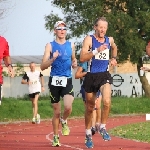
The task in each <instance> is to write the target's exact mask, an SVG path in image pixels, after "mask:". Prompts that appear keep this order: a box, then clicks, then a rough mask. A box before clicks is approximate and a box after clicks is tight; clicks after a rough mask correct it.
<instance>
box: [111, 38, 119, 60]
mask: <svg viewBox="0 0 150 150" xmlns="http://www.w3.org/2000/svg"><path fill="white" fill-rule="evenodd" d="M109 41H110V44H111V49H112V50H111V51H112V53H111V57H112V58H116V57H117V45H116V44H115V42H114V38H113V37H109Z"/></svg>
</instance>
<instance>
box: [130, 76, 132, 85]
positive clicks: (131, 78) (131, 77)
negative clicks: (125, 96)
mask: <svg viewBox="0 0 150 150" xmlns="http://www.w3.org/2000/svg"><path fill="white" fill-rule="evenodd" d="M130 79H131V80H130V84H133V76H130Z"/></svg>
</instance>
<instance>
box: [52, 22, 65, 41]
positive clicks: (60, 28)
mask: <svg viewBox="0 0 150 150" xmlns="http://www.w3.org/2000/svg"><path fill="white" fill-rule="evenodd" d="M54 32H55V34H56V36H57V37H58V38H61V39H63V38H65V37H66V33H67V32H66V26H65V25H64V24H60V25H59V26H58V27H56V28H55V30H54Z"/></svg>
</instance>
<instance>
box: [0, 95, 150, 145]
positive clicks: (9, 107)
mask: <svg viewBox="0 0 150 150" xmlns="http://www.w3.org/2000/svg"><path fill="white" fill-rule="evenodd" d="M62 104H63V103H62ZM38 106H39V114H40V115H41V118H42V119H50V118H52V115H53V112H52V107H51V104H50V100H49V97H41V98H40V99H39V101H38ZM149 106H150V100H149V99H148V98H145V97H142V98H126V97H113V98H112V105H111V112H110V116H113V115H133V114H146V113H150V107H149ZM62 109H63V105H62ZM83 116H84V105H83V101H82V100H81V99H75V100H74V103H73V111H72V114H71V116H70V117H83ZM31 118H32V105H31V101H30V100H29V99H28V97H24V98H22V99H15V98H3V100H2V105H1V106H0V122H11V121H21V120H23V121H26V120H31ZM149 125H150V122H146V123H137V124H133V125H132V124H130V125H126V126H121V127H117V128H114V129H112V130H110V133H111V134H112V135H115V136H120V137H123V138H129V139H135V140H139V141H144V142H150V135H149V132H150V128H149Z"/></svg>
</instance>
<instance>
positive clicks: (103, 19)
mask: <svg viewBox="0 0 150 150" xmlns="http://www.w3.org/2000/svg"><path fill="white" fill-rule="evenodd" d="M100 20H101V21H106V22H108V21H107V19H106V17H98V18H97V19H96V20H95V21H94V26H97V25H98V22H99V21H100Z"/></svg>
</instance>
